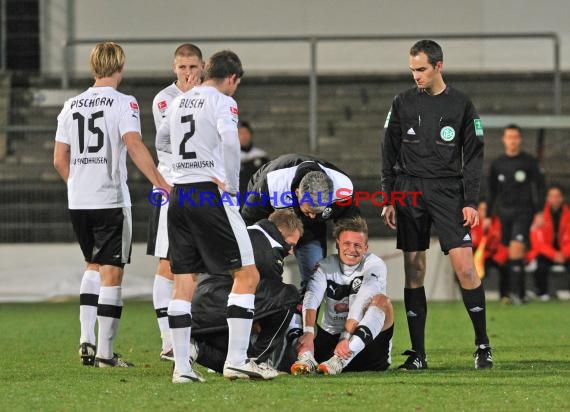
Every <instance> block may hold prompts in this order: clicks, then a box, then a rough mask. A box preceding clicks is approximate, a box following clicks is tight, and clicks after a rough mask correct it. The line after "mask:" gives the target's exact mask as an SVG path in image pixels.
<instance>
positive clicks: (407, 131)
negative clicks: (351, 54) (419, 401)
mask: <svg viewBox="0 0 570 412" xmlns="http://www.w3.org/2000/svg"><path fill="white" fill-rule="evenodd" d="M409 62H410V70H411V71H412V75H413V77H414V81H415V82H416V85H417V87H414V88H411V89H408V90H406V91H404V92H402V93H400V94H399V95H397V96H396V97H395V98H394V101H393V103H392V108H391V110H390V112H389V114H388V118H387V119H386V124H385V135H384V141H383V143H382V190H383V191H385V192H386V193H389V192H405V193H408V192H412V191H420V192H421V193H422V194H421V195H420V196H418V198H417V203H416V202H414V203H415V204H414V203H412V199H413V197H412V196H405V199H406V200H405V201H404V203H403V204H398V203H396V205H395V206H394V205H388V206H386V207H384V210H383V211H382V217H383V219H384V223H385V224H386V225H387V226H389V227H390V228H392V229H396V233H397V247H398V249H401V250H402V251H403V253H404V267H405V283H406V284H405V289H404V303H405V306H406V315H407V319H408V330H409V333H410V339H411V342H412V350H408V351H406V352H404V355H408V358H407V360H406V361H405V362H404V364H402V365H401V366H400V368H401V369H407V370H417V369H427V367H428V365H427V361H426V352H425V338H424V331H425V322H426V315H427V303H426V295H425V290H424V287H423V285H424V278H425V274H426V253H425V251H426V249H427V248H428V247H429V243H430V229H431V225H432V223H433V224H434V225H435V226H436V228H437V231H438V235H439V242H440V245H441V249H442V250H443V252H444V253H445V254H449V256H450V258H451V264H452V266H453V269H454V271H455V273H456V274H457V278H458V280H459V283H460V285H461V294H462V296H463V302H464V303H465V307H466V309H467V311H468V314H469V317H470V318H471V322H472V323H473V328H474V330H475V345H476V347H477V348H476V350H475V353H474V357H475V368H476V369H484V368H491V367H492V366H493V358H492V355H491V347H490V346H489V338H488V336H487V326H486V310H485V293H484V290H483V285H482V284H481V281H480V280H479V278H478V276H477V273H476V271H475V268H474V265H473V252H472V249H471V246H472V245H471V236H470V228H471V227H474V226H477V225H478V224H479V216H478V214H477V202H478V197H479V184H480V178H481V169H482V166H483V127H482V124H481V120H480V119H479V116H478V115H477V112H476V111H475V108H474V107H473V104H472V103H471V101H470V100H469V98H468V97H467V96H465V95H464V94H463V93H461V92H459V91H457V90H456V89H454V88H452V87H449V86H447V85H446V84H445V82H444V81H443V77H442V68H443V51H442V50H441V47H440V46H439V45H438V44H437V43H436V42H434V41H432V40H421V41H418V42H417V43H416V44H414V45H413V46H412V48H411V49H410V55H409ZM396 223H397V224H396Z"/></svg>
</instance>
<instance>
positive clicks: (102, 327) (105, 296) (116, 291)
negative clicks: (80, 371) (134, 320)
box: [97, 286, 123, 359]
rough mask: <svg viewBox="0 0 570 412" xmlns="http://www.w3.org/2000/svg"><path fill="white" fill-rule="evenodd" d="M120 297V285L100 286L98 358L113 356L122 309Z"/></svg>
mask: <svg viewBox="0 0 570 412" xmlns="http://www.w3.org/2000/svg"><path fill="white" fill-rule="evenodd" d="M121 297H122V288H121V286H101V289H100V292H99V305H98V307H97V320H98V322H99V339H98V341H97V357H98V358H103V359H111V358H113V342H114V341H115V337H116V336H117V332H118V330H119V321H120V320H121V312H122V310H123V301H122V298H121Z"/></svg>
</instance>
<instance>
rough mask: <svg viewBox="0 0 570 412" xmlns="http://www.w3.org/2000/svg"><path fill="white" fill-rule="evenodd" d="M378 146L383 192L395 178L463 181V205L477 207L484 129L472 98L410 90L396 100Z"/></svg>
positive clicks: (453, 92)
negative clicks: (449, 178)
mask: <svg viewBox="0 0 570 412" xmlns="http://www.w3.org/2000/svg"><path fill="white" fill-rule="evenodd" d="M384 127H385V134H384V141H383V144H382V171H381V172H382V190H383V191H384V192H386V193H388V192H391V191H392V190H393V186H394V180H395V178H396V176H397V175H398V174H405V175H409V176H416V177H421V178H428V179H437V178H443V177H461V178H463V183H464V185H463V186H464V188H465V189H464V190H465V194H464V195H465V205H466V206H467V205H469V206H472V207H477V203H478V201H479V187H480V183H481V171H482V167H483V127H482V124H481V120H480V119H479V115H478V114H477V112H476V110H475V107H474V106H473V103H471V100H470V99H469V98H468V97H467V96H466V95H464V94H463V93H461V92H459V91H458V90H456V89H454V88H452V87H450V86H447V87H446V89H445V90H444V91H443V92H442V93H440V94H438V95H435V96H431V95H429V94H428V93H426V92H424V91H422V90H421V89H418V88H417V87H414V88H411V89H408V90H406V91H404V92H403V93H400V94H399V95H397V96H396V97H395V98H394V101H393V102H392V108H391V110H390V113H389V114H388V118H387V119H386V124H385V125H384Z"/></svg>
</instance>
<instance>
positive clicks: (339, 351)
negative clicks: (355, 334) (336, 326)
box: [334, 339, 352, 359]
mask: <svg viewBox="0 0 570 412" xmlns="http://www.w3.org/2000/svg"><path fill="white" fill-rule="evenodd" d="M334 354H335V355H336V356H338V357H339V358H342V359H348V358H350V356H351V355H352V351H351V350H350V348H349V346H348V339H343V340H341V341H339V342H338V343H337V344H336V348H334Z"/></svg>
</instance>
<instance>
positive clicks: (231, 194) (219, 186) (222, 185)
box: [212, 177, 236, 196]
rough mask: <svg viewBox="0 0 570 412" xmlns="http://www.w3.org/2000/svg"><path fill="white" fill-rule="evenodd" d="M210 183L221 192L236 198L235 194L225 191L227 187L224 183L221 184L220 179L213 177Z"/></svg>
mask: <svg viewBox="0 0 570 412" xmlns="http://www.w3.org/2000/svg"><path fill="white" fill-rule="evenodd" d="M212 182H214V183H215V184H216V185H217V186H218V188H219V189H220V190H221V191H222V192H226V193H229V194H230V196H236V193H232V192H230V191H229V190H227V185H226V184H225V183H224V182H222V181H221V180H220V179H218V178H215V177H214V178H213V179H212Z"/></svg>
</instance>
